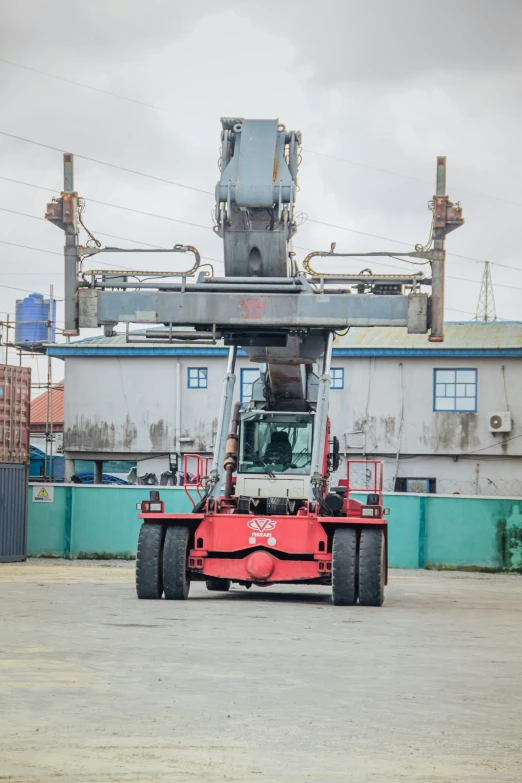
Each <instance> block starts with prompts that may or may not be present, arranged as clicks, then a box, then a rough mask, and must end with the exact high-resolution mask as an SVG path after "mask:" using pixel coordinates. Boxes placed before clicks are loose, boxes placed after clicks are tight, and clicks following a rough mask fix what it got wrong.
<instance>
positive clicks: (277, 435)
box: [265, 432, 292, 465]
mask: <svg viewBox="0 0 522 783" xmlns="http://www.w3.org/2000/svg"><path fill="white" fill-rule="evenodd" d="M265 462H267V463H269V464H272V465H273V464H282V465H289V464H290V463H291V462H292V446H291V444H290V441H289V440H288V432H273V433H272V437H271V438H270V443H269V444H268V446H267V447H266V449H265Z"/></svg>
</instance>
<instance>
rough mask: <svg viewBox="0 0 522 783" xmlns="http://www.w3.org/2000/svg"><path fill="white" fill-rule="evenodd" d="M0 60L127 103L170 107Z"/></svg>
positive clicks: (159, 107) (151, 106)
mask: <svg viewBox="0 0 522 783" xmlns="http://www.w3.org/2000/svg"><path fill="white" fill-rule="evenodd" d="M0 62H2V63H7V65H13V66H14V67H15V68H22V69H23V70H24V71H32V73H39V74H41V75H42V76H47V77H49V79H57V81H60V82H66V83H67V84H74V86H75V87H84V88H85V89H86V90H92V91H93V92H99V93H101V94H102V95H109V96H110V97H111V98H119V99H120V100H122V101H129V103H136V104H138V106H146V107H147V108H148V109H156V110H157V111H164V112H167V113H170V112H171V111H172V109H164V108H163V107H162V106H155V105H154V104H153V103H145V101H138V100H137V99H136V98H127V97H126V96H124V95H118V94H117V93H115V92H109V91H108V90H102V89H101V88H100V87H92V85H90V84H84V83H83V82H76V81H73V79H66V78H65V77H64V76H55V74H54V73H47V71H40V70H39V69H38V68H31V67H30V66H28V65H22V64H21V63H15V62H13V61H12V60H6V59H5V58H4V57H0Z"/></svg>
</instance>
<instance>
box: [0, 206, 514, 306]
mask: <svg viewBox="0 0 522 783" xmlns="http://www.w3.org/2000/svg"><path fill="white" fill-rule="evenodd" d="M111 206H116V205H115V204H114V205H111ZM123 209H126V208H125V207H123ZM0 210H2V211H3V212H9V213H11V214H14V215H21V216H22V217H28V218H33V219H34V220H45V218H41V217H39V216H38V215H29V214H28V213H27V212H19V211H17V210H14V209H8V208H7V207H0ZM130 211H132V212H134V211H137V212H140V210H130ZM146 214H147V215H149V216H150V217H158V218H162V219H164V220H175V218H169V217H166V216H165V215H155V214H153V213H151V212H148V213H146ZM194 225H196V224H194ZM97 233H99V234H102V233H103V232H100V231H98V232H97ZM107 236H114V235H111V234H108V235H107ZM117 238H119V239H123V240H124V241H128V242H132V241H133V240H132V239H127V238H126V237H117ZM12 244H14V243H12ZM296 247H298V246H297V245H296ZM31 249H32V250H39V248H31ZM298 249H303V250H309V248H298ZM43 252H50V251H43ZM52 252H56V251H52ZM209 260H214V261H216V263H222V262H219V261H218V260H217V259H209ZM360 260H362V259H360ZM399 260H401V261H402V259H399ZM477 260H478V259H477ZM379 263H381V264H382V265H383V266H390V267H394V265H392V264H384V263H383V262H379ZM404 263H408V262H407V261H406V260H405V261H404ZM112 266H117V267H118V269H123V270H125V271H128V272H132V269H127V268H126V267H119V266H118V265H117V264H112ZM513 268H514V269H515V268H516V267H513ZM517 271H522V270H517ZM446 277H447V278H449V279H451V280H461V281H463V282H467V283H475V284H476V285H480V281H479V280H473V279H472V278H469V277H456V276H455V275H446ZM497 287H499V288H509V289H511V290H520V291H522V287H521V286H514V285H502V284H501V283H497Z"/></svg>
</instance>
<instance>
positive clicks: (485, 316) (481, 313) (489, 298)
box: [474, 261, 497, 323]
mask: <svg viewBox="0 0 522 783" xmlns="http://www.w3.org/2000/svg"><path fill="white" fill-rule="evenodd" d="M474 320H475V321H483V322H486V323H488V322H490V321H496V320H497V309H496V307H495V296H494V293H493V283H492V280H491V272H490V269H489V261H485V262H484V274H483V275H482V283H481V286H480V293H479V298H478V302H477V312H476V313H475V319H474Z"/></svg>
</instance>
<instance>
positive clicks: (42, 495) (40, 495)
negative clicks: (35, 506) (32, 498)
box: [36, 487, 49, 498]
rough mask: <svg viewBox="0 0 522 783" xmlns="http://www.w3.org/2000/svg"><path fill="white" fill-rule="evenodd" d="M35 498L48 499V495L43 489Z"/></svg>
mask: <svg viewBox="0 0 522 783" xmlns="http://www.w3.org/2000/svg"><path fill="white" fill-rule="evenodd" d="M36 497H37V498H48V497H49V494H48V492H47V490H46V489H45V487H42V488H41V490H40V492H39V493H38V494H37V496H36Z"/></svg>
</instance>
